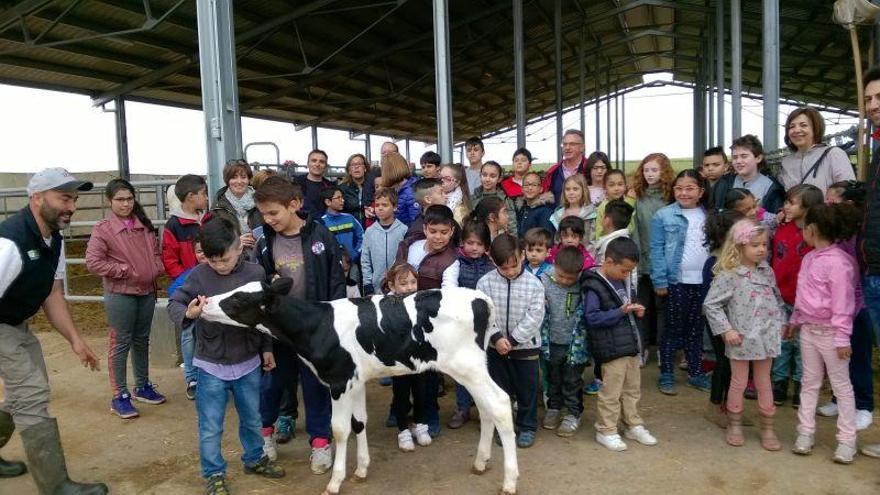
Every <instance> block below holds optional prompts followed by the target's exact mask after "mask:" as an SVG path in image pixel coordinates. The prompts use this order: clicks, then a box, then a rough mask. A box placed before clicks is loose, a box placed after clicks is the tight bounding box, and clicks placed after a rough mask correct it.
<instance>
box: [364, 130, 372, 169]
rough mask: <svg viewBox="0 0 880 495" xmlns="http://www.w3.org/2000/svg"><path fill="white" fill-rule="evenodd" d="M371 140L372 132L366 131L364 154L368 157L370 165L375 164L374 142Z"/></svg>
mask: <svg viewBox="0 0 880 495" xmlns="http://www.w3.org/2000/svg"><path fill="white" fill-rule="evenodd" d="M371 141H372V140H371V139H370V133H369V132H367V133H364V156H365V157H366V158H367V163H368V164H370V165H372V164H373V156H372V155H373V152H372V150H373V143H372V142H371Z"/></svg>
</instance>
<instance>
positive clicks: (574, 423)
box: [556, 414, 581, 438]
mask: <svg viewBox="0 0 880 495" xmlns="http://www.w3.org/2000/svg"><path fill="white" fill-rule="evenodd" d="M580 425H581V420H580V418H578V417H577V416H575V415H573V414H566V415H565V417H564V418H562V424H560V425H559V428H557V429H556V435H557V436H560V437H563V438H567V437H570V436H573V435H574V433H575V432H576V431H577V429H578V427H579V426H580Z"/></svg>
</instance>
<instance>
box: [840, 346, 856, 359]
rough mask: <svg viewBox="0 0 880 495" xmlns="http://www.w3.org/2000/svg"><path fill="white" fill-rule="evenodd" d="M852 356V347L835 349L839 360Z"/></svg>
mask: <svg viewBox="0 0 880 495" xmlns="http://www.w3.org/2000/svg"><path fill="white" fill-rule="evenodd" d="M850 356H852V347H850V346H846V347H838V348H837V357H838V358H839V359H849V358H850Z"/></svg>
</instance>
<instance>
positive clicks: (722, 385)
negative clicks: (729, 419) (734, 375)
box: [704, 318, 730, 406]
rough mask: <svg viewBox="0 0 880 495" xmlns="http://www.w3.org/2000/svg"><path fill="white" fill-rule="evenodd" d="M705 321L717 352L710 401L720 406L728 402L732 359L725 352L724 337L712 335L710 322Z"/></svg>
mask: <svg viewBox="0 0 880 495" xmlns="http://www.w3.org/2000/svg"><path fill="white" fill-rule="evenodd" d="M704 320H705V318H704ZM705 323H706V331H707V332H709V338H711V339H712V352H714V353H715V370H714V371H713V372H712V389H711V391H710V392H709V402H711V403H712V404H715V405H719V406H720V405H721V404H724V403H725V402H727V390H728V389H729V388H730V360H729V359H727V355H725V354H724V338H723V337H721V336H720V335H712V329H711V328H709V323H708V322H705Z"/></svg>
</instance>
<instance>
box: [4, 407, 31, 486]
mask: <svg viewBox="0 0 880 495" xmlns="http://www.w3.org/2000/svg"><path fill="white" fill-rule="evenodd" d="M13 431H15V423H13V422H12V415H11V414H9V413H8V412H6V411H0V449H2V448H3V446H4V445H6V442H8V441H9V439H10V438H12V432H13ZM26 472H27V466H25V465H24V463H23V462H19V461H4V460H3V458H2V457H0V478H12V477H15V476H21V475H23V474H24V473H26Z"/></svg>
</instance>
